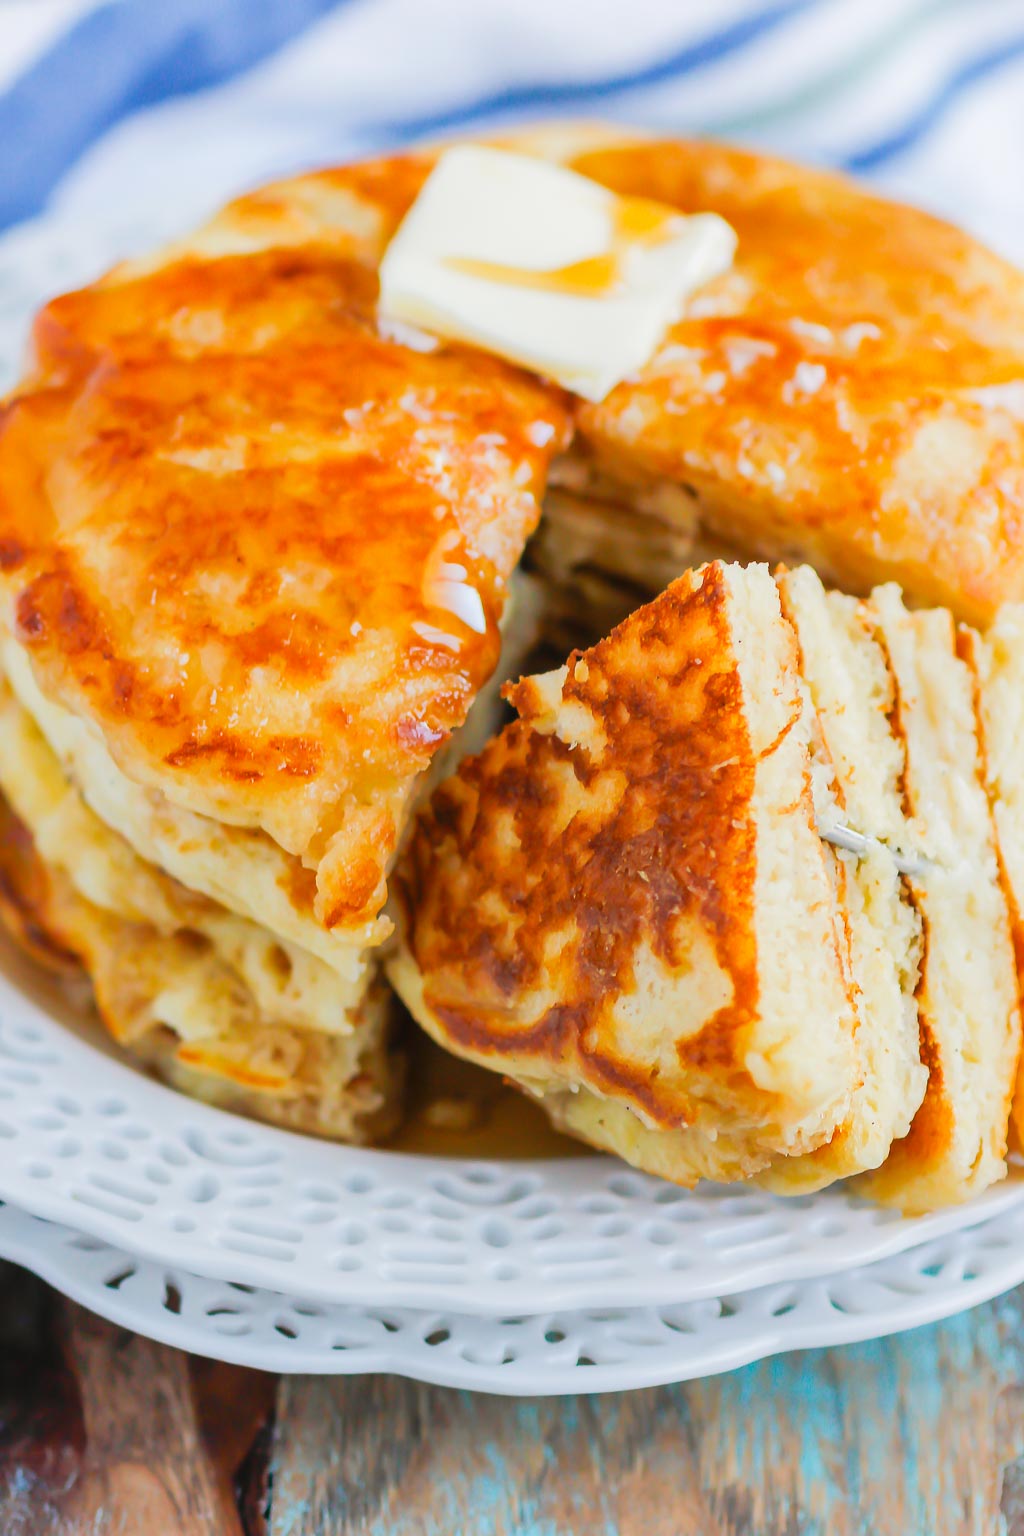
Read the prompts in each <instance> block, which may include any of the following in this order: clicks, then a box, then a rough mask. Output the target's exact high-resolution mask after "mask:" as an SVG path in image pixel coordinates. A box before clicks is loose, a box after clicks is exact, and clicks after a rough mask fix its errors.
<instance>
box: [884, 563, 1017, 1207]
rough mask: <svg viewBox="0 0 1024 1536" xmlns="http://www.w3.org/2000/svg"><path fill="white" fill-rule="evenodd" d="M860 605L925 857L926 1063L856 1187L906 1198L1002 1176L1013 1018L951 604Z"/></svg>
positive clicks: (973, 726)
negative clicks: (907, 1122) (912, 607)
mask: <svg viewBox="0 0 1024 1536" xmlns="http://www.w3.org/2000/svg"><path fill="white" fill-rule="evenodd" d="M871 611H872V617H873V620H874V624H875V630H876V634H877V636H878V639H879V641H880V643H881V644H882V645H883V646H884V648H885V651H886V655H887V657H888V661H889V666H890V670H891V672H892V676H893V679H894V682H895V688H896V713H895V722H896V728H897V729H898V731H899V732H900V734H901V735H902V737H903V740H904V743H905V749H906V771H905V776H904V796H905V803H906V810H907V814H908V817H909V819H910V823H911V825H912V827H913V829H914V835H915V837H916V841H917V846H918V848H919V850H920V851H921V852H922V853H924V854H925V855H926V857H927V859H928V861H929V862H928V866H927V868H926V869H925V870H924V871H923V872H922V873H921V874H920V875H919V876H916V875H911V876H910V877H909V883H910V886H911V889H912V891H913V896H914V902H915V905H916V906H917V908H918V910H919V911H920V913H921V919H922V923H923V928H924V959H923V961H922V968H921V982H920V987H919V992H918V1003H919V1017H920V1021H921V1054H922V1058H923V1059H924V1061H925V1062H926V1064H927V1065H928V1068H929V1077H928V1089H927V1092H926V1094H925V1097H924V1102H923V1103H922V1105H921V1108H920V1110H919V1111H918V1113H917V1115H916V1116H915V1118H914V1123H913V1125H912V1126H911V1129H910V1132H909V1134H908V1135H907V1136H906V1137H905V1138H904V1139H903V1140H902V1141H900V1142H897V1143H896V1145H895V1146H894V1147H893V1149H892V1152H891V1154H890V1156H889V1158H888V1160H887V1162H886V1164H885V1165H884V1166H883V1167H882V1168H881V1169H880V1170H879V1171H878V1173H877V1174H874V1175H872V1176H871V1177H870V1178H869V1179H868V1180H867V1181H866V1188H867V1190H868V1191H869V1192H870V1193H871V1194H872V1195H874V1196H875V1197H876V1198H878V1199H881V1200H886V1201H890V1202H892V1203H895V1204H898V1205H899V1206H900V1207H901V1208H902V1209H903V1210H907V1211H917V1210H927V1209H930V1208H932V1207H935V1206H938V1205H945V1204H951V1203H954V1202H956V1201H960V1200H964V1199H966V1198H968V1197H969V1196H970V1195H972V1194H975V1193H977V1191H978V1190H980V1189H984V1188H985V1187H986V1185H988V1184H990V1183H991V1182H992V1181H993V1180H994V1179H997V1178H1000V1177H1002V1176H1003V1174H1004V1172H1005V1163H1004V1157H1005V1153H1006V1144H1007V1123H1008V1116H1009V1110H1010V1104H1011V1100H1012V1096H1013V1089H1014V1082H1015V1076H1016V1069H1017V1062H1018V1057H1019V1055H1020V1045H1021V1020H1020V1011H1019V1007H1018V995H1017V993H1018V989H1017V979H1016V972H1015V965H1014V953H1013V942H1012V934H1011V926H1010V914H1009V909H1008V905H1007V901H1006V895H1005V890H1004V887H1003V882H1002V880H1001V877H1000V870H999V864H998V859H997V853H996V838H995V832H994V828H993V820H992V814H991V807H990V803H989V799H988V796H987V795H986V790H985V785H984V781H983V777H982V775H983V764H982V758H981V753H980V751H979V743H978V724H977V716H976V714H975V697H974V687H973V681H972V678H971V674H970V671H969V669H968V667H967V665H966V664H965V663H964V662H963V661H962V660H961V659H960V658H959V657H958V655H957V641H956V634H955V629H954V624H953V620H952V617H951V615H950V614H949V613H948V612H947V611H945V610H943V609H933V610H930V611H925V612H920V613H910V612H908V611H907V609H906V608H905V607H904V605H903V603H902V602H901V600H900V594H899V592H898V590H897V589H896V588H895V587H891V586H890V587H883V588H881V589H879V590H878V591H877V592H875V593H874V594H873V597H872V601H871Z"/></svg>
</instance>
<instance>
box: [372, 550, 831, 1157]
mask: <svg viewBox="0 0 1024 1536" xmlns="http://www.w3.org/2000/svg"><path fill="white" fill-rule="evenodd" d="M511 697H512V701H513V703H514V705H515V707H516V709H517V711H518V713H519V719H518V720H517V721H516V722H515V723H514V724H512V725H511V726H509V727H507V728H506V730H505V731H504V732H503V733H502V734H501V736H499V737H498V738H496V739H495V740H494V741H492V742H491V743H490V745H489V746H488V747H487V748H486V750H485V751H484V752H483V753H482V754H481V755H480V756H479V757H477V758H472V759H469V760H467V761H466V762H464V763H463V765H462V767H461V769H460V771H459V773H458V774H457V775H456V776H455V777H454V778H452V779H450V780H449V781H448V782H447V783H446V784H444V785H443V786H442V787H441V788H440V789H439V790H438V791H437V792H436V793H435V794H434V796H433V798H432V800H431V802H430V805H429V806H428V808H427V809H426V810H425V811H424V813H423V815H422V816H421V818H420V819H419V821H418V823H417V826H416V830H415V833H414V836H413V838H412V841H411V844H410V847H409V851H408V855H407V857H406V859H405V861H404V863H403V866H402V872H401V882H400V895H401V906H402V912H403V917H404V922H403V925H402V927H403V942H402V945H401V947H400V949H399V951H398V953H397V954H396V956H395V957H394V959H393V961H392V962H391V963H390V966H389V974H390V976H391V979H392V981H393V982H394V984H395V986H396V988H397V989H398V991H399V993H400V995H401V997H402V999H403V1001H404V1002H405V1003H406V1005H407V1006H408V1007H409V1009H410V1011H411V1012H412V1014H413V1016H414V1017H415V1018H416V1019H417V1020H418V1021H419V1022H420V1023H421V1024H422V1025H424V1027H425V1028H426V1029H428V1030H429V1031H430V1032H431V1033H432V1034H433V1035H434V1036H435V1038H436V1039H438V1040H439V1042H440V1043H441V1044H443V1045H445V1046H446V1047H447V1048H448V1049H450V1050H453V1051H455V1052H457V1053H458V1054H460V1055H463V1056H466V1057H468V1058H469V1059H470V1060H473V1061H477V1062H479V1063H480V1064H481V1065H485V1066H490V1067H492V1068H494V1069H496V1070H498V1071H501V1072H504V1073H506V1074H507V1075H508V1076H509V1077H511V1078H512V1079H513V1080H514V1081H516V1082H518V1083H519V1084H520V1085H521V1086H523V1087H525V1088H526V1089H527V1090H528V1091H530V1092H533V1093H535V1094H536V1095H537V1096H538V1097H540V1099H541V1102H542V1104H543V1105H544V1107H545V1108H546V1109H547V1111H548V1113H549V1114H550V1115H551V1116H552V1118H553V1119H554V1121H555V1124H556V1125H558V1126H559V1127H561V1128H562V1129H566V1130H569V1131H571V1132H574V1133H575V1134H578V1135H581V1136H583V1137H584V1139H586V1140H589V1141H591V1142H594V1143H595V1144H596V1145H599V1146H603V1147H608V1148H610V1149H613V1150H615V1151H617V1152H619V1153H620V1155H622V1156H624V1157H626V1158H628V1159H629V1160H630V1161H632V1162H635V1163H637V1164H638V1165H639V1166H641V1167H644V1168H647V1169H649V1170H650V1171H652V1172H656V1173H660V1174H662V1175H664V1176H666V1177H668V1178H672V1179H674V1180H676V1181H677V1182H679V1183H692V1182H694V1180H695V1179H696V1178H698V1177H700V1176H709V1177H717V1178H737V1177H743V1176H746V1175H749V1174H751V1173H753V1172H756V1171H757V1170H758V1169H760V1168H763V1167H765V1166H767V1164H768V1163H769V1161H770V1160H771V1158H772V1157H773V1156H774V1155H776V1154H780V1153H784V1154H799V1153H803V1152H808V1151H811V1150H812V1149H813V1148H815V1147H817V1146H821V1145H822V1144H823V1143H825V1142H827V1141H828V1140H829V1138H830V1137H831V1136H832V1135H833V1134H834V1133H835V1132H836V1130H837V1129H838V1128H839V1126H841V1125H842V1124H843V1123H844V1121H845V1119H846V1117H847V1113H848V1111H849V1108H850V1102H851V1096H852V1091H853V1085H854V1082H855V1080H856V1075H857V1064H856V1047H855V1038H854V1037H855V1034H856V1008H855V1003H854V997H853V990H852V985H851V982H850V978H849V975H848V972H847V964H846V957H845V935H844V931H843V924H842V912H841V910H840V906H839V902H838V899H837V889H836V874H835V857H834V855H833V852H832V850H831V848H830V847H829V845H827V844H825V843H824V842H823V841H822V840H821V838H820V837H819V835H818V832H817V830H816V825H815V809H814V800H813V794H812V782H811V779H812V764H811V758H810V737H809V718H808V712H807V710H806V709H805V707H804V703H803V699H802V695H801V689H800V681H799V674H798V672H797V666H796V644H795V638H794V635H793V632H792V630H791V629H790V627H789V625H788V624H787V623H786V622H785V620H784V619H783V616H782V613H781V611H780V606H779V598H778V593H777V591H776V588H775V585H774V583H773V582H772V580H771V577H770V576H769V575H768V573H767V571H766V570H765V569H764V568H763V567H752V568H750V569H748V570H746V571H742V570H740V569H739V568H738V567H731V568H730V567H726V566H722V565H712V566H709V567H707V568H706V569H705V570H704V571H703V572H697V573H691V574H689V575H687V576H685V577H683V578H681V579H680V580H679V581H677V582H675V583H674V584H673V585H672V586H671V587H670V588H669V589H668V590H667V591H666V592H665V593H664V594H663V595H662V596H661V597H660V598H658V599H657V600H656V601H655V602H653V603H651V604H649V605H648V606H647V607H646V608H642V609H640V610H638V611H637V612H636V613H634V614H633V615H631V617H630V618H629V619H628V620H626V621H625V623H624V624H622V625H620V626H619V628H618V629H616V630H615V631H614V632H613V633H612V635H611V636H609V638H608V639H607V640H604V641H602V642H600V643H599V644H598V645H596V646H595V647H593V648H592V649H591V650H589V651H587V652H584V653H582V654H580V653H574V654H573V655H572V656H571V657H570V659H569V662H568V665H567V667H565V668H563V669H562V670H561V671H560V672H557V673H552V674H549V675H547V676H545V677H540V678H528V679H526V680H524V681H523V682H521V683H519V684H518V685H517V686H516V687H515V688H514V689H513V690H512V692H511Z"/></svg>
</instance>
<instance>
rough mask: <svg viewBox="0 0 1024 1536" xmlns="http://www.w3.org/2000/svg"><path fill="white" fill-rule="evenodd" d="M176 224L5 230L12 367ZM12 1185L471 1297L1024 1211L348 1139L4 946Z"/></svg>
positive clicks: (407, 1287) (217, 1262)
mask: <svg viewBox="0 0 1024 1536" xmlns="http://www.w3.org/2000/svg"><path fill="white" fill-rule="evenodd" d="M166 232H167V231H166V230H160V231H156V230H141V229H139V228H137V227H134V226H129V225H124V226H122V227H121V228H119V229H107V230H104V229H102V228H97V227H95V226H93V227H90V228H89V229H88V230H83V229H81V228H80V227H77V226H76V227H75V228H73V229H70V228H68V227H66V226H61V225H51V224H48V223H47V222H46V221H45V220H44V221H42V222H40V223H39V224H37V225H34V226H32V227H30V228H28V229H26V230H23V231H21V232H18V233H15V234H14V235H13V236H10V237H8V238H7V240H6V241H4V242H0V380H2V378H3V377H4V376H5V375H6V376H7V377H8V378H10V377H12V376H13V374H14V372H15V371H16V367H17V358H18V356H19V355H20V352H21V349H22V344H23V339H24V334H25V331H26V328H27V321H28V316H29V313H30V312H31V310H32V308H33V307H34V306H35V305H36V304H37V303H38V302H40V301H41V299H42V298H43V297H45V296H46V295H47V294H48V293H52V292H57V291H59V290H60V289H62V288H65V287H67V286H69V285H71V284H73V283H76V282H80V281H84V280H86V279H87V278H88V277H90V276H92V275H93V274H94V273H95V272H96V271H97V270H99V269H100V268H102V267H103V266H104V265H106V264H109V263H110V262H112V261H114V260H115V259H117V258H118V257H119V256H120V255H122V254H125V253H126V252H128V251H129V250H137V249H139V248H140V247H141V246H144V245H145V244H147V243H148V242H149V241H150V240H151V239H153V238H157V237H158V236H161V235H163V234H165V233H166ZM0 1198H2V1199H5V1200H8V1201H10V1202H12V1203H14V1204H15V1205H17V1206H19V1207H22V1208H23V1209H24V1210H26V1211H29V1212H32V1213H35V1214H37V1215H39V1216H43V1217H46V1218H48V1219H50V1220H51V1221H57V1222H63V1223H66V1224H67V1225H68V1226H69V1227H72V1228H74V1229H76V1230H80V1231H82V1230H84V1231H86V1232H88V1233H91V1234H93V1235H94V1236H96V1237H98V1238H100V1239H103V1240H104V1241H106V1242H110V1243H112V1244H114V1245H115V1246H117V1247H120V1248H124V1249H125V1250H128V1251H130V1252H131V1253H133V1254H138V1255H141V1256H142V1257H143V1258H145V1259H147V1260H151V1261H153V1262H155V1263H157V1264H163V1265H173V1266H175V1267H177V1266H181V1267H182V1268H183V1269H184V1270H186V1271H187V1272H189V1273H190V1274H195V1275H205V1276H211V1277H218V1278H220V1279H226V1280H234V1281H239V1282H245V1283H247V1284H250V1285H254V1286H259V1287H264V1288H267V1289H269V1290H274V1291H278V1292H282V1293H285V1294H288V1295H290V1296H293V1297H299V1298H305V1299H306V1300H312V1301H316V1302H321V1303H327V1304H331V1305H338V1304H348V1305H352V1304H359V1305H365V1304H375V1305H378V1306H389V1307H414V1308H423V1307H444V1308H451V1309H452V1311H453V1312H454V1313H456V1314H458V1315H459V1316H461V1317H467V1316H468V1315H470V1314H477V1315H486V1314H490V1315H491V1316H504V1317H507V1316H510V1315H517V1316H522V1315H526V1314H534V1315H539V1314H543V1313H546V1312H548V1311H549V1310H550V1309H551V1308H571V1309H580V1308H594V1307H601V1308H606V1307H628V1308H636V1307H639V1306H660V1305H663V1304H673V1305H674V1304H679V1303H686V1304H690V1303H693V1302H697V1301H700V1300H701V1299H708V1300H710V1301H714V1302H715V1304H716V1305H717V1304H718V1303H717V1301H715V1298H721V1297H723V1296H726V1295H730V1294H733V1293H737V1292H740V1291H743V1290H749V1289H750V1288H751V1287H755V1286H764V1285H769V1284H779V1283H789V1282H793V1281H796V1280H799V1279H802V1278H804V1277H807V1276H809V1275H825V1274H837V1273H841V1272H843V1271H845V1270H849V1269H851V1268H854V1267H855V1266H862V1265H864V1264H868V1263H872V1262H875V1261H877V1260H879V1259H882V1258H884V1257H886V1256H888V1255H892V1254H896V1253H899V1252H901V1251H904V1250H906V1249H908V1248H909V1247H911V1246H912V1245H914V1244H919V1243H922V1242H925V1241H928V1240H931V1239H933V1238H936V1237H938V1236H942V1235H943V1234H948V1233H952V1232H955V1231H960V1230H962V1229H965V1228H967V1227H969V1226H971V1225H972V1224H975V1223H979V1222H987V1221H989V1220H990V1219H991V1218H993V1217H995V1216H997V1215H999V1214H1001V1213H1009V1212H1010V1211H1011V1210H1012V1211H1017V1210H1019V1207H1020V1204H1021V1200H1022V1198H1024V1189H1022V1188H1021V1187H1020V1186H1019V1185H1018V1184H1016V1183H1013V1184H1010V1185H1004V1186H1003V1187H1001V1188H999V1189H996V1190H993V1191H991V1192H990V1193H989V1194H988V1195H986V1196H984V1197H982V1198H981V1199H980V1200H978V1201H976V1202H974V1203H973V1204H972V1205H971V1206H969V1207H965V1208H961V1209H959V1210H954V1211H944V1212H940V1213H938V1214H937V1215H935V1216H931V1217H926V1218H923V1219H919V1220H916V1221H907V1220H904V1219H902V1218H901V1217H899V1216H898V1215H895V1214H894V1213H893V1212H891V1211H883V1210H881V1209H879V1208H877V1207H875V1206H872V1205H869V1204H867V1203H865V1202H863V1201H861V1200H858V1199H857V1198H856V1197H855V1196H854V1195H851V1194H850V1193H848V1192H846V1191H845V1190H842V1189H836V1190H831V1191H827V1192H825V1193H823V1194H820V1195H815V1196H813V1197H805V1198H801V1199H797V1200H789V1201H780V1200H774V1199H772V1198H771V1197H770V1196H767V1195H764V1194H762V1193H759V1192H758V1191H755V1190H749V1189H738V1188H718V1187H712V1186H706V1187H704V1188H702V1189H700V1190H698V1191H695V1192H693V1193H685V1192H683V1191H680V1190H678V1189H676V1188H674V1187H673V1186H671V1185H667V1184H662V1183H659V1182H657V1181H656V1180H653V1179H648V1178H645V1177H643V1176H641V1175H639V1174H636V1173H634V1172H631V1171H630V1170H629V1169H627V1168H625V1167H623V1166H621V1165H618V1164H615V1163H613V1162H611V1161H609V1160H607V1159H602V1158H596V1157H595V1158H585V1159H583V1158H581V1159H572V1160H561V1161H549V1162H520V1163H517V1162H507V1161H506V1162H494V1163H467V1162H464V1161H458V1160H454V1159H441V1158H429V1157H410V1156H407V1155H406V1156H403V1155H399V1154H396V1153H388V1152H375V1151H359V1150H354V1149H347V1148H339V1147H337V1146H334V1145H331V1144H328V1143H324V1142H317V1141H314V1140H311V1139H308V1138H305V1137H299V1136H292V1135H288V1134H286V1133H284V1132H280V1131H275V1130H272V1129H270V1128H268V1127H265V1126H261V1125H257V1124H255V1123H253V1122H251V1121H245V1120H241V1119H238V1118H236V1117H232V1116H229V1115H225V1114H223V1113H221V1112H219V1111H216V1110H213V1109H210V1108H208V1107H206V1106H204V1105H201V1104H198V1103H196V1102H194V1101H193V1100H190V1099H188V1098H185V1097H183V1096H181V1095H178V1094H175V1093H172V1092H170V1091H169V1090H167V1089H165V1088H163V1087H161V1086H159V1085H158V1084H156V1083H153V1082H151V1081H150V1080H149V1079H148V1078H146V1077H144V1076H143V1075H142V1074H140V1073H138V1072H136V1071H135V1070H134V1069H132V1068H131V1067H129V1066H127V1065H126V1064H125V1063H124V1062H123V1061H121V1060H119V1059H117V1058H116V1056H115V1055H114V1053H113V1052H112V1050H110V1049H109V1048H108V1049H103V1048H102V1045H101V1044H100V1042H99V1037H98V1036H96V1037H95V1038H93V1039H86V1038H83V1037H82V1036H81V1034H80V1033H78V1032H76V1029H75V1027H74V1021H73V1020H72V1019H69V1018H66V1017H62V1015H61V1011H60V1007H59V1004H58V1002H57V994H56V993H55V992H54V991H52V990H50V991H47V990H46V988H45V987H44V986H43V984H42V983H41V981H40V979H39V978H38V976H37V975H36V974H35V972H34V971H33V970H32V968H31V967H30V966H28V965H27V964H26V963H25V962H24V961H22V960H21V959H20V958H19V957H17V956H15V955H14V954H13V953H12V951H11V950H10V949H9V948H5V949H4V950H3V951H2V953H0Z"/></svg>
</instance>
